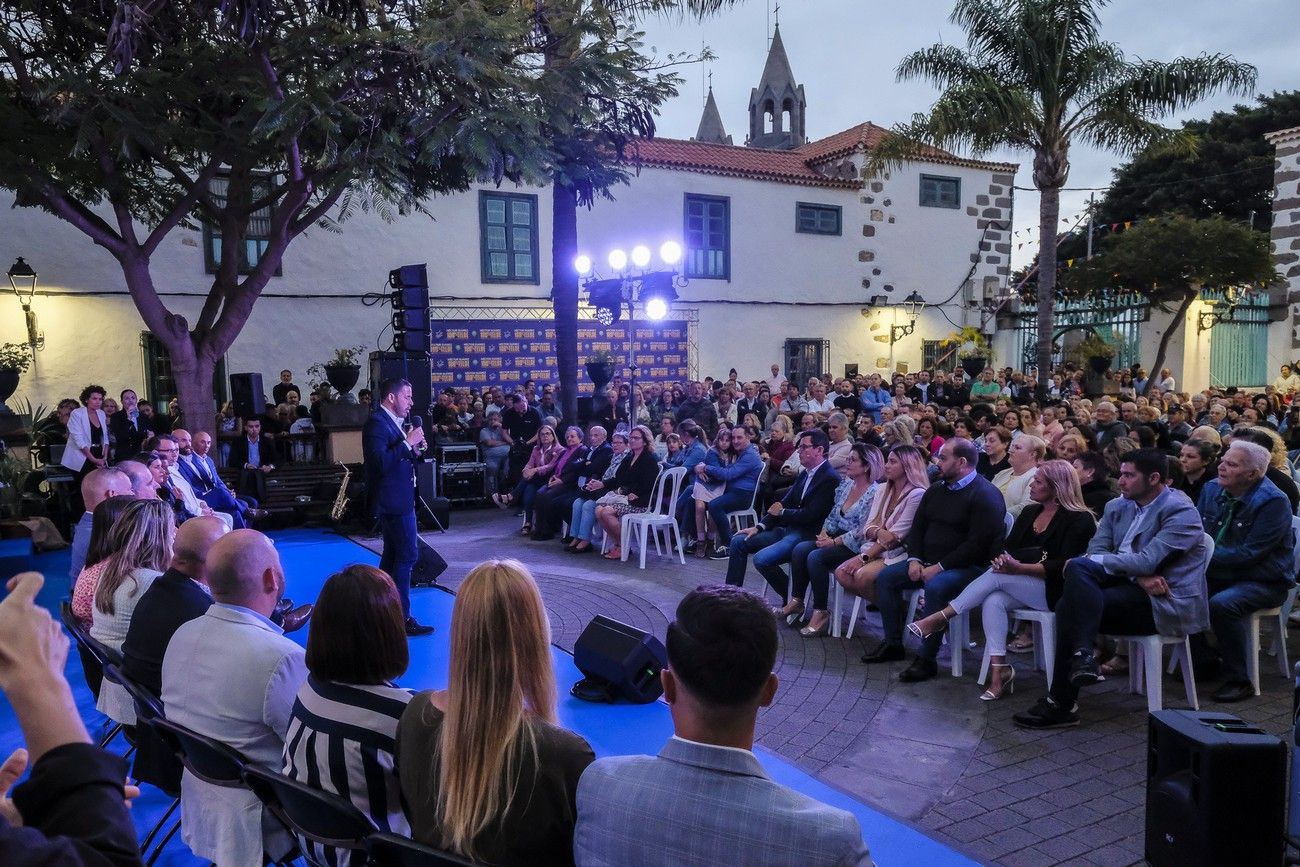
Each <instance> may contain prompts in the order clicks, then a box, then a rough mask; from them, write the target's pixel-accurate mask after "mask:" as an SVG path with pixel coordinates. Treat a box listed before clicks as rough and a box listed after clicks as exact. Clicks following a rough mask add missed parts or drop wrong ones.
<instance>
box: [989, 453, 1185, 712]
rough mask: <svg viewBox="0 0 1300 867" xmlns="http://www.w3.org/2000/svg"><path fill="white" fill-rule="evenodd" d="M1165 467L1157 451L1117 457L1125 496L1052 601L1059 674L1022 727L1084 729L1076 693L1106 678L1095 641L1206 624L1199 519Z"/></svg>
mask: <svg viewBox="0 0 1300 867" xmlns="http://www.w3.org/2000/svg"><path fill="white" fill-rule="evenodd" d="M1168 474H1169V461H1168V458H1167V457H1165V455H1164V454H1163V453H1162V452H1160V451H1158V450H1157V449H1137V450H1135V451H1131V452H1129V453H1127V454H1126V455H1124V457H1122V458H1120V465H1119V490H1120V493H1121V494H1122V495H1123V496H1122V497H1120V498H1118V499H1115V500H1111V501H1110V502H1109V503H1107V504H1106V511H1105V512H1104V513H1103V514H1102V518H1101V523H1100V524H1099V525H1098V527H1097V533H1096V535H1094V536H1093V537H1092V542H1091V543H1089V545H1088V551H1087V553H1085V554H1084V555H1083V556H1082V557H1076V558H1074V559H1073V560H1071V561H1070V562H1069V563H1067V564H1066V566H1065V588H1064V591H1063V593H1062V595H1061V601H1060V602H1058V603H1057V604H1056V675H1055V677H1054V678H1053V681H1052V684H1051V687H1050V688H1049V690H1048V694H1047V696H1045V697H1044V698H1041V699H1039V701H1038V704H1036V705H1034V706H1033V707H1032V708H1030V709H1029V710H1027V711H1025V712H1023V713H1018V714H1016V715H1015V716H1014V717H1013V719H1014V721H1015V723H1016V725H1018V726H1021V727H1023V728H1034V729H1047V728H1064V727H1066V726H1075V725H1078V724H1079V714H1078V705H1077V704H1076V703H1075V699H1076V698H1078V695H1079V688H1080V687H1083V686H1089V685H1091V684H1094V683H1097V682H1098V681H1100V680H1101V670H1100V668H1099V666H1098V664H1097V660H1096V658H1095V656H1094V655H1093V647H1094V646H1095V645H1096V641H1097V635H1098V634H1099V633H1100V634H1107V635H1154V634H1156V633H1159V634H1160V635H1171V636H1182V635H1194V634H1196V633H1198V632H1202V631H1204V630H1206V629H1208V628H1209V625H1210V609H1209V594H1208V593H1207V592H1206V583H1205V567H1206V565H1207V562H1208V560H1209V549H1208V547H1207V546H1206V543H1205V532H1204V530H1203V529H1202V526H1201V516H1200V513H1198V512H1197V511H1196V507H1195V506H1194V505H1192V501H1191V500H1189V499H1188V498H1187V495H1186V494H1184V493H1183V492H1182V491H1176V490H1174V489H1173V488H1170V487H1168V486H1167V484H1166V482H1167V481H1168Z"/></svg>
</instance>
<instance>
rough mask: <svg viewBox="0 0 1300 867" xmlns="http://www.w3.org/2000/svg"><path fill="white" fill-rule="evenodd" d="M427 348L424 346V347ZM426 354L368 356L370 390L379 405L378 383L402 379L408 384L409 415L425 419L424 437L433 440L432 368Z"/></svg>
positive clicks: (376, 354)
mask: <svg viewBox="0 0 1300 867" xmlns="http://www.w3.org/2000/svg"><path fill="white" fill-rule="evenodd" d="M426 348H427V347H426ZM431 364H432V361H431V359H430V358H429V356H428V354H426V353H421V352H410V353H405V352H372V353H370V390H371V392H373V394H374V402H375V404H376V405H378V403H379V401H381V400H382V399H383V395H381V394H380V393H379V384H380V383H381V382H383V381H384V380H386V379H405V380H406V381H407V382H409V383H411V413H412V414H413V415H418V416H420V417H421V419H423V420H424V435H425V437H426V438H427V439H428V442H430V443H432V442H433V441H434V436H433V422H432V421H431V418H432V414H431V412H430V408H431V407H432V406H433V368H432V367H431Z"/></svg>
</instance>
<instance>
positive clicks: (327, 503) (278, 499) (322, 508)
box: [218, 464, 361, 525]
mask: <svg viewBox="0 0 1300 867" xmlns="http://www.w3.org/2000/svg"><path fill="white" fill-rule="evenodd" d="M360 469H361V468H360V467H359V466H358V467H352V477H353V478H354V479H355V478H357V476H358V474H359V472H360ZM218 472H219V473H220V474H221V479H222V481H224V482H225V483H226V485H227V486H229V487H230V489H231V490H232V491H234V490H236V484H237V483H238V481H239V475H240V472H241V471H240V470H239V468H237V467H222V468H221V469H220V470H219V471H218ZM264 481H265V482H266V498H265V499H264V500H262V501H261V502H259V503H258V506H259V507H260V508H262V509H265V510H267V511H268V512H270V513H271V515H272V516H273V517H276V518H278V519H279V521H278V523H280V524H281V525H284V524H289V523H301V522H304V521H308V520H326V519H328V518H329V513H330V509H331V507H332V506H333V505H334V498H335V497H336V496H337V495H338V491H339V485H340V483H342V481H343V467H342V466H340V465H339V464H289V465H287V466H283V467H277V468H276V469H275V470H272V471H271V472H270V473H267V474H266V477H265V479H264ZM299 497H307V498H308V500H305V501H302V502H299V500H298V498H299Z"/></svg>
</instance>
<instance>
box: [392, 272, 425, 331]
mask: <svg viewBox="0 0 1300 867" xmlns="http://www.w3.org/2000/svg"><path fill="white" fill-rule="evenodd" d="M388 284H389V285H390V286H392V287H393V288H394V289H396V290H397V291H396V292H394V293H393V294H392V295H391V296H390V297H389V300H390V301H391V302H392V305H393V349H395V350H396V351H398V352H428V351H429V349H430V348H431V345H432V344H431V343H430V340H429V333H430V332H429V272H428V268H427V267H426V266H424V265H403V266H402V267H401V268H398V269H396V270H394V271H390V272H389V273H388Z"/></svg>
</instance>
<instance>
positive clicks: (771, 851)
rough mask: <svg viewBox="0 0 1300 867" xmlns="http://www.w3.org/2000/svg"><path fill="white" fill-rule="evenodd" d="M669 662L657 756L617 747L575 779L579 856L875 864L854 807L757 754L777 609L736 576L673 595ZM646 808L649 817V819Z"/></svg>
mask: <svg viewBox="0 0 1300 867" xmlns="http://www.w3.org/2000/svg"><path fill="white" fill-rule="evenodd" d="M667 644H668V667H667V668H665V669H664V670H663V671H662V672H661V673H660V677H661V678H662V680H663V686H664V698H665V699H666V700H667V702H668V707H669V708H670V710H671V712H672V716H673V729H674V734H673V736H672V738H670V739H669V740H668V742H667V743H666V744H664V747H663V749H662V750H660V752H659V755H658V756H612V757H610V758H605V759H598V760H597V761H595V762H593V763H592V764H591V765H588V767H587V769H586V771H584V772H583V774H582V778H581V779H580V780H579V781H578V821H577V827H576V829H575V831H574V840H573V856H574V860H575V861H576V862H577V864H578V867H623V865H627V864H636V865H640V867H653V865H664V867H668V865H674V867H675V865H679V864H745V865H747V867H763V865H773V867H775V865H781V867H785V865H790V864H799V865H804V867H822V865H826V867H829V865H844V867H848V865H870V864H871V863H872V862H871V856H870V855H869V854H868V852H867V845H866V843H864V842H863V840H862V829H861V827H860V826H859V825H858V820H857V819H855V818H854V817H853V815H852V814H851V813H848V812H846V811H844V810H839V809H836V808H834V807H829V806H827V805H825V804H822V803H820V802H818V801H815V800H813V799H812V798H810V797H808V796H807V795H804V794H801V793H799V792H796V791H794V790H793V789H788V788H786V787H785V786H782V785H780V784H779V783H777V782H775V781H774V780H772V778H771V777H769V776H768V775H767V772H766V771H765V770H763V766H762V765H761V764H759V761H758V759H757V758H755V756H754V754H753V748H754V723H755V721H756V719H757V717H758V709H759V708H760V707H766V706H767V705H770V704H771V703H772V698H773V696H775V695H776V688H777V678H776V675H775V674H774V673H773V672H772V667H773V666H774V665H775V664H776V645H777V640H776V620H775V618H773V617H772V614H771V612H770V611H768V609H767V606H766V605H765V604H764V603H763V601H762V600H761V599H759V598H758V597H757V596H754V595H752V594H749V593H746V592H745V591H744V590H742V589H740V588H739V587H727V586H712V587H701V588H699V589H698V590H694V591H692V592H691V593H688V594H687V595H686V597H685V598H684V599H682V601H681V603H680V604H679V605H678V606H677V617H676V620H674V621H673V622H672V623H671V624H669V626H668V640H667ZM647 817H650V818H647Z"/></svg>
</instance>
